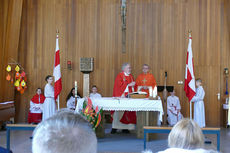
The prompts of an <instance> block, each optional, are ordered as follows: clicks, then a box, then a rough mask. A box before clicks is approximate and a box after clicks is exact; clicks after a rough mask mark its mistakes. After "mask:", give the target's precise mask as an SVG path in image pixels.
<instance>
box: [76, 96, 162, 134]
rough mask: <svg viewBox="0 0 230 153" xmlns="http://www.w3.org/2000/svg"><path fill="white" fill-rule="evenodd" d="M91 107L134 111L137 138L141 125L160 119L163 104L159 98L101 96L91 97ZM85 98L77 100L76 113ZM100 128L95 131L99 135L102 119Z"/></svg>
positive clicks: (149, 124)
mask: <svg viewBox="0 0 230 153" xmlns="http://www.w3.org/2000/svg"><path fill="white" fill-rule="evenodd" d="M91 100H92V104H93V107H94V108H95V107H96V106H98V107H99V109H101V108H102V109H103V111H136V112H137V124H136V134H137V138H143V136H144V133H143V126H153V125H157V122H158V121H160V122H161V121H162V115H163V106H162V102H161V100H149V99H148V98H143V99H134V98H120V97H103V98H91ZM84 101H85V98H81V99H79V100H78V102H77V106H76V109H75V112H76V113H79V112H80V111H81V110H82V107H83V102H84ZM101 124H102V126H101V127H102V128H101V129H98V130H99V131H96V132H97V134H98V132H99V137H103V136H104V127H103V124H104V121H102V123H101Z"/></svg>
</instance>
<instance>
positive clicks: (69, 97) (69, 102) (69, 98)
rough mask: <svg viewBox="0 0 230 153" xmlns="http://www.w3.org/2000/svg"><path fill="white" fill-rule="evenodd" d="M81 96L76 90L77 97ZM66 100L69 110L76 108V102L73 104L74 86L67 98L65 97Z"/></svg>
mask: <svg viewBox="0 0 230 153" xmlns="http://www.w3.org/2000/svg"><path fill="white" fill-rule="evenodd" d="M79 98H81V97H80V95H79V93H78V92H77V99H79ZM66 102H67V104H66V105H67V108H68V109H70V110H75V108H76V104H75V88H72V89H71V91H70V92H69V94H68V96H67V98H66Z"/></svg>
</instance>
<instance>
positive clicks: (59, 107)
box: [57, 95, 60, 110]
mask: <svg viewBox="0 0 230 153" xmlns="http://www.w3.org/2000/svg"><path fill="white" fill-rule="evenodd" d="M57 106H58V110H59V109H60V104H59V95H58V97H57Z"/></svg>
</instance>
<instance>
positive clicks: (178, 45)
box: [19, 0, 229, 125]
mask: <svg viewBox="0 0 230 153" xmlns="http://www.w3.org/2000/svg"><path fill="white" fill-rule="evenodd" d="M221 2H222V1H219V0H214V1H208V0H202V1H199V0H187V1H185V0H181V1H171V0H165V1H159V0H151V1H150V0H144V1H140V0H130V1H128V3H127V7H128V9H127V30H126V32H127V33H126V36H127V38H126V53H122V51H121V49H122V45H121V17H120V1H119V0H111V1H107V0H96V1H93V2H91V1H89V0H77V1H71V0H68V1H62V0H51V1H45V0H41V1H29V0H25V1H24V3H25V4H24V5H23V17H22V21H23V22H22V26H21V33H20V49H19V54H20V60H21V61H23V62H24V64H26V71H27V72H28V75H29V82H28V85H29V88H28V90H27V92H26V93H25V94H24V95H23V96H22V97H21V99H20V100H21V102H22V101H23V102H25V103H27V106H24V105H21V106H20V108H21V109H22V110H23V109H24V110H25V109H28V103H29V99H30V98H31V97H32V96H33V94H34V93H35V89H36V87H38V86H42V87H44V85H45V81H44V78H45V76H46V75H47V74H52V72H53V58H54V50H55V32H56V29H59V31H60V35H59V36H60V39H59V47H60V51H61V71H62V72H61V73H62V81H63V91H62V93H61V107H65V98H66V96H67V94H68V92H69V90H70V89H71V88H72V87H73V82H74V80H77V81H78V82H79V91H80V93H81V94H82V93H83V91H82V86H83V84H82V81H83V80H82V77H83V75H82V73H81V72H80V71H79V58H80V57H94V60H95V65H94V71H93V72H92V73H91V74H90V83H91V85H93V84H96V85H97V86H98V88H99V91H100V92H101V94H102V95H103V96H112V90H113V84H114V79H115V77H116V75H117V74H118V73H119V72H120V71H121V65H122V63H123V62H130V63H131V65H132V68H133V71H132V72H133V75H134V77H137V75H138V74H139V73H141V66H142V64H144V63H147V64H149V65H150V66H151V72H152V73H153V74H154V76H155V78H156V81H157V84H159V85H163V83H164V72H165V71H167V72H168V82H167V83H168V85H173V86H175V89H176V91H177V95H178V96H179V98H180V100H181V105H182V113H183V115H184V116H185V117H188V115H189V112H188V111H189V107H188V106H189V104H188V102H187V98H186V97H185V93H184V90H183V87H184V86H183V85H178V84H177V81H179V80H184V70H185V62H186V51H187V45H188V39H187V36H188V34H187V31H188V29H191V30H192V31H193V32H192V37H193V46H192V47H193V54H194V64H195V74H196V77H198V76H201V77H202V79H203V80H204V83H205V91H206V98H205V102H206V101H208V102H207V103H206V105H207V104H208V105H209V106H210V108H207V109H206V116H207V125H219V121H218V116H219V115H220V111H214V112H215V113H216V114H215V116H216V117H214V114H213V113H211V111H212V110H213V109H215V108H216V107H219V104H218V103H217V102H216V101H214V100H212V99H215V97H216V96H215V94H216V92H217V90H219V88H220V87H219V86H218V85H219V82H220V76H218V75H220V70H218V67H219V68H220V62H221V61H222V60H220V56H221V58H222V55H223V54H224V55H226V54H228V53H227V46H228V45H229V42H228V41H227V40H226V39H225V38H224V41H223V42H222V46H225V48H224V47H223V53H221V54H220V52H221V50H220V48H221V45H220V41H219V40H220V38H222V35H221V26H222V25H221V23H222V22H221V11H222V7H220V4H222V3H221ZM225 30H228V28H227V26H226V27H225V29H224V30H223V31H224V32H225ZM224 32H223V33H224ZM224 37H225V36H224ZM223 43H224V44H223ZM26 55H27V56H26ZM35 57H37V59H36V60H34V58H35ZM68 60H71V61H72V63H73V70H67V69H66V67H67V66H66V65H67V61H68ZM226 60H227V61H229V60H228V59H226ZM212 73H215V75H213V74H212ZM211 74H212V75H211ZM213 80H216V82H215V83H214V81H213ZM216 86H217V88H216ZM222 86H223V85H222V84H221V87H222ZM206 107H208V106H206ZM20 113H21V115H19V116H20V117H19V118H20V120H25V119H26V113H25V114H22V112H20ZM212 118H215V120H211V119H212Z"/></svg>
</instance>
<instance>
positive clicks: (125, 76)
mask: <svg viewBox="0 0 230 153" xmlns="http://www.w3.org/2000/svg"><path fill="white" fill-rule="evenodd" d="M134 86H135V81H134V78H133V76H132V75H131V66H130V64H129V63H124V64H123V65H122V72H120V73H119V74H118V75H117V77H116V79H115V83H114V87H113V97H126V96H127V95H128V94H129V93H131V92H133V91H134ZM112 115H113V123H112V131H111V133H116V131H117V129H122V132H124V133H129V131H128V130H133V129H135V124H136V112H134V111H125V112H123V111H115V112H114V113H113V112H112Z"/></svg>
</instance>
